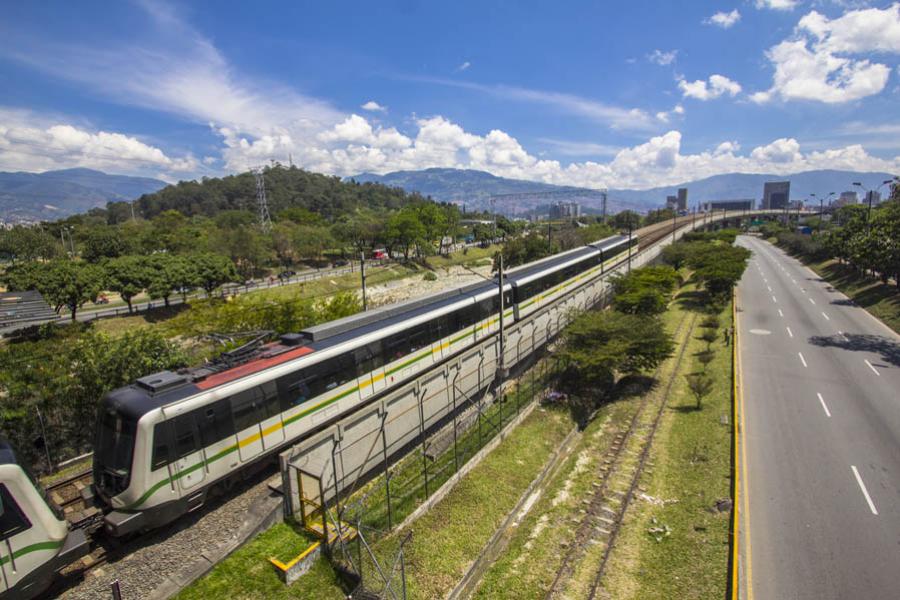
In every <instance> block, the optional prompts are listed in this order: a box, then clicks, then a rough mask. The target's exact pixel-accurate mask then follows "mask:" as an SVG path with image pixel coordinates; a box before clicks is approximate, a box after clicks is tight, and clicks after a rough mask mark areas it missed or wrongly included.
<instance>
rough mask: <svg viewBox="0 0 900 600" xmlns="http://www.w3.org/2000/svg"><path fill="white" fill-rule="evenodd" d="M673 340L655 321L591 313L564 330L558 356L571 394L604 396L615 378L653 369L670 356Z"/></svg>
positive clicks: (651, 318) (654, 318)
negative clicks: (592, 391) (595, 391)
mask: <svg viewBox="0 0 900 600" xmlns="http://www.w3.org/2000/svg"><path fill="white" fill-rule="evenodd" d="M673 349H674V344H673V342H672V336H671V335H669V333H668V332H667V331H666V330H665V327H664V326H663V325H662V323H661V322H660V320H659V319H658V318H656V317H649V318H648V317H646V316H638V315H626V314H623V313H620V312H617V311H590V312H587V313H585V314H583V315H581V316H579V317H578V318H577V319H575V320H574V321H573V322H572V323H571V324H570V325H569V326H568V327H567V328H566V330H565V333H564V337H563V346H562V349H561V351H560V352H559V356H560V359H561V361H562V363H563V364H564V365H565V366H566V372H567V373H569V375H570V376H569V377H567V378H566V386H567V387H568V390H569V391H571V392H574V393H579V392H584V391H586V390H588V389H596V390H598V391H600V392H601V393H602V392H606V391H608V388H609V386H610V385H611V383H612V382H614V381H615V376H616V375H617V374H622V373H638V372H640V371H641V370H645V369H653V368H655V367H656V366H657V365H659V364H660V363H661V362H662V361H663V360H665V359H666V358H668V357H669V356H671V355H672V351H673Z"/></svg>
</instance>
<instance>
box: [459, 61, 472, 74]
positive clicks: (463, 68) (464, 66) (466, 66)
mask: <svg viewBox="0 0 900 600" xmlns="http://www.w3.org/2000/svg"><path fill="white" fill-rule="evenodd" d="M471 66H472V63H470V62H469V61H466V62H464V63H462V64H461V65H459V66H458V67H456V71H457V72H461V71H468V70H469V67H471Z"/></svg>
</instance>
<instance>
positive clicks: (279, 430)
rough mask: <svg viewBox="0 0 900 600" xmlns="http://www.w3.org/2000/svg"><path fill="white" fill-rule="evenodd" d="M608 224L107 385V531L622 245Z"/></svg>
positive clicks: (469, 340)
mask: <svg viewBox="0 0 900 600" xmlns="http://www.w3.org/2000/svg"><path fill="white" fill-rule="evenodd" d="M636 245H637V238H636V237H627V236H614V237H611V238H607V239H605V240H601V241H599V242H596V243H594V244H590V245H588V246H584V247H582V248H578V249H575V250H571V251H568V252H565V253H562V254H558V255H555V256H553V257H550V258H547V259H544V260H541V261H538V262H536V263H531V264H528V265H525V266H523V267H520V268H518V269H515V270H513V271H511V272H510V273H509V274H508V276H507V277H506V281H505V282H504V285H503V298H502V302H501V297H500V285H499V283H498V282H496V281H495V282H493V283H491V282H484V283H480V284H475V285H471V286H468V287H465V288H462V289H459V290H454V291H452V292H447V293H442V294H438V295H435V296H431V297H428V298H424V299H419V300H414V301H411V302H407V303H403V304H400V305H395V306H391V307H386V308H383V309H379V310H376V311H370V312H367V313H362V314H359V315H355V316H352V317H348V318H346V319H342V320H340V321H335V322H332V323H328V324H325V325H323V326H319V327H314V328H311V329H309V330H306V331H304V332H301V333H300V334H287V335H283V336H281V338H280V339H279V341H277V342H274V343H271V344H267V345H264V346H262V347H260V348H258V349H257V350H255V351H254V353H253V354H252V355H251V356H249V357H243V358H242V360H241V361H239V362H235V363H231V364H229V363H227V362H226V363H222V364H219V365H213V366H206V367H201V368H197V369H192V370H185V371H182V372H177V373H175V372H169V371H166V372H162V373H157V374H154V375H150V376H147V377H143V378H141V379H139V380H138V381H136V382H135V383H134V384H132V385H129V386H127V387H124V388H120V389H117V390H114V391H113V392H110V393H109V394H108V395H107V396H106V397H105V398H104V399H103V401H102V407H101V410H100V415H99V419H98V425H97V437H96V443H95V446H94V491H95V497H96V500H97V501H98V503H99V504H100V505H101V506H103V507H104V509H105V510H106V511H107V512H106V515H105V518H104V527H105V530H106V531H107V532H108V533H110V534H111V535H114V536H122V535H127V534H130V533H133V532H138V531H143V530H147V529H152V528H154V527H158V526H161V525H163V524H165V523H168V522H170V521H172V520H173V519H175V518H177V517H178V516H180V515H182V514H184V513H186V512H189V511H192V510H194V509H196V508H198V507H199V506H201V505H202V504H203V503H204V502H205V500H206V497H207V495H208V494H209V492H210V491H211V490H212V489H214V488H215V487H216V486H223V485H228V484H229V483H230V482H231V481H233V480H234V478H235V477H239V476H242V474H243V473H244V472H245V471H246V470H247V469H249V468H251V467H252V466H253V465H256V464H258V463H259V462H260V461H262V460H264V459H266V458H271V457H274V456H276V455H277V453H278V452H279V451H281V450H283V449H284V448H285V447H287V446H290V445H291V444H293V443H296V441H297V440H299V439H301V438H302V437H304V436H306V435H309V434H310V433H311V432H313V431H315V430H317V429H320V428H322V427H324V426H326V425H328V424H330V423H332V422H334V421H335V420H336V419H338V418H340V417H341V416H343V415H346V414H348V413H350V412H353V411H354V410H356V409H358V408H359V407H360V406H362V405H364V404H366V403H368V402H370V401H373V400H374V399H375V398H376V397H377V396H380V395H382V394H383V393H384V392H386V391H388V390H391V389H394V388H396V387H397V386H400V385H401V384H403V383H406V382H409V381H411V380H413V379H415V378H416V377H417V375H418V374H420V373H422V372H424V371H426V370H429V369H431V368H433V367H434V366H435V365H437V364H439V363H442V362H444V361H447V360H449V359H450V358H451V357H453V356H456V355H458V354H459V353H461V352H464V351H465V350H467V349H470V348H472V347H473V346H475V345H476V344H478V343H480V342H481V341H482V340H484V339H485V338H487V337H489V336H493V335H495V334H496V333H497V332H498V330H499V325H500V313H501V306H502V311H503V318H504V319H506V323H507V324H511V323H513V322H517V321H519V320H522V319H525V318H528V317H529V316H530V315H532V314H534V313H536V312H538V311H539V310H540V309H541V308H542V307H543V306H546V305H548V304H551V303H553V302H554V301H555V300H557V299H558V298H560V297H561V296H564V295H566V294H567V293H568V292H569V291H571V290H572V289H575V288H577V287H579V286H581V285H582V284H584V283H585V282H587V281H590V280H592V279H594V278H596V277H598V276H599V275H600V274H601V273H603V272H604V271H605V270H607V269H609V268H611V267H613V266H614V265H616V264H618V263H619V262H620V261H622V260H624V259H625V253H627V252H630V250H631V248H632V247H634V246H636Z"/></svg>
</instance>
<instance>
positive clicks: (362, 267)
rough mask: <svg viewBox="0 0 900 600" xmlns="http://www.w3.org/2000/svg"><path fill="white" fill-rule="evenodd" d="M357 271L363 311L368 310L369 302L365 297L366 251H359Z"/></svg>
mask: <svg viewBox="0 0 900 600" xmlns="http://www.w3.org/2000/svg"><path fill="white" fill-rule="evenodd" d="M359 272H360V275H361V277H362V302H363V312H365V311H367V310H369V303H368V300H367V299H366V253H365V251H362V252H360V253H359Z"/></svg>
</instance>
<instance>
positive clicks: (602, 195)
mask: <svg viewBox="0 0 900 600" xmlns="http://www.w3.org/2000/svg"><path fill="white" fill-rule="evenodd" d="M606 196H607V191H606V190H601V191H600V207H601V208H600V215H601V216H602V217H603V224H604V225H606Z"/></svg>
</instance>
